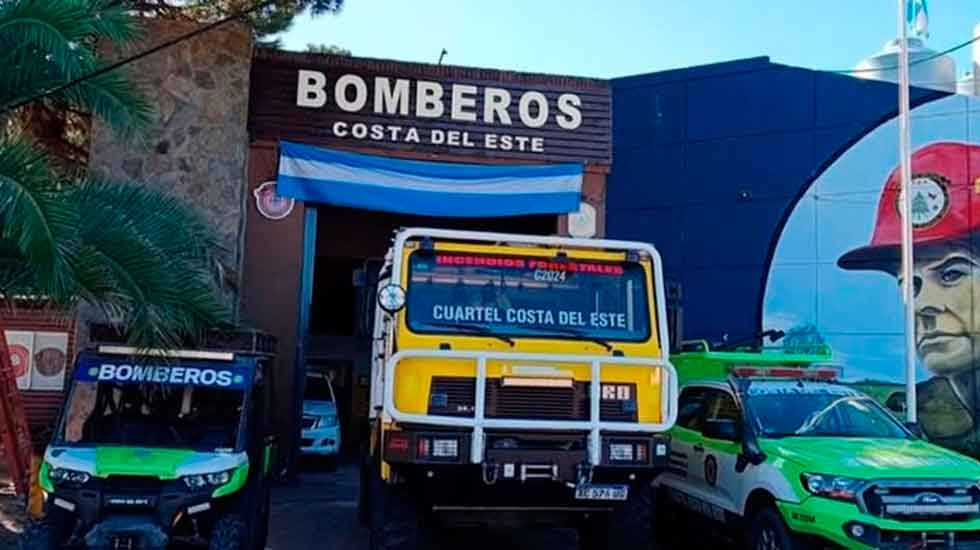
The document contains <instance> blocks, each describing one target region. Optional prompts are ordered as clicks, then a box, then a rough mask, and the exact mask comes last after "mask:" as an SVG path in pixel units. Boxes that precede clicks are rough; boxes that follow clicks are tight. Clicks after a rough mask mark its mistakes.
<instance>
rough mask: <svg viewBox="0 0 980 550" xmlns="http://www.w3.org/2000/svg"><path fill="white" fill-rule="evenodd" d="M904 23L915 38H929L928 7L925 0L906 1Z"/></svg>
mask: <svg viewBox="0 0 980 550" xmlns="http://www.w3.org/2000/svg"><path fill="white" fill-rule="evenodd" d="M905 23H906V24H907V25H909V27H911V28H912V31H913V32H914V33H915V35H916V36H921V37H924V38H929V6H928V5H927V3H926V0H907V2H906V8H905Z"/></svg>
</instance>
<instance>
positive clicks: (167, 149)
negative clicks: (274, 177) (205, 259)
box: [90, 20, 252, 279]
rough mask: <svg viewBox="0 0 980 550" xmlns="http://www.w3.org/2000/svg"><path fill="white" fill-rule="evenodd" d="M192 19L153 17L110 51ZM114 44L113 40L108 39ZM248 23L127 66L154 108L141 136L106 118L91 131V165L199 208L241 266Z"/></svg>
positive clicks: (181, 30) (181, 29)
mask: <svg viewBox="0 0 980 550" xmlns="http://www.w3.org/2000/svg"><path fill="white" fill-rule="evenodd" d="M197 27H198V25H197V24H194V23H186V22H174V21H161V20H148V21H147V23H146V39H144V40H142V41H140V42H138V43H137V44H135V45H134V46H130V47H128V48H127V49H126V50H125V51H119V50H118V49H117V50H114V51H113V52H112V56H114V57H115V56H120V55H125V54H131V53H133V52H135V51H145V50H147V49H149V48H151V47H153V46H154V45H156V44H160V43H163V42H165V41H168V40H171V39H173V38H176V37H178V36H182V35H185V34H187V33H189V32H191V31H193V30H194V29H196V28H197ZM109 47H112V46H109ZM251 57H252V38H251V32H250V30H249V29H248V28H247V27H246V26H244V25H241V24H227V25H224V26H222V27H218V28H217V29H214V30H211V31H209V32H206V33H204V34H201V35H198V36H197V37H195V38H192V39H189V40H186V41H183V42H180V43H178V44H176V45H174V46H171V47H169V48H166V49H164V50H161V51H159V52H157V53H154V54H151V55H149V56H147V57H145V58H143V59H141V60H139V61H136V62H134V63H133V64H131V65H130V66H129V70H130V71H131V73H130V74H131V75H132V77H133V79H134V80H135V81H136V82H137V83H138V84H140V86H141V87H142V89H143V92H144V94H145V95H146V97H147V98H148V99H149V101H150V103H151V105H153V107H154V109H155V113H154V115H153V122H152V124H151V125H150V127H149V128H148V129H147V131H146V132H145V133H144V136H143V138H142V140H141V142H137V143H134V142H128V143H127V142H124V141H121V140H120V139H118V137H117V136H115V135H114V134H113V133H112V132H111V130H110V129H109V128H107V127H106V126H105V125H104V124H101V123H96V124H95V125H94V128H93V130H92V145H91V152H90V156H91V161H90V164H91V168H92V169H93V170H95V171H98V172H101V173H103V174H106V175H108V176H110V177H113V178H117V179H125V180H131V181H137V182H141V183H144V184H146V185H155V186H160V187H162V188H165V189H167V190H169V191H171V192H174V193H176V194H177V195H179V196H182V197H184V198H185V199H187V201H188V202H190V203H191V204H193V205H195V206H197V207H198V208H200V209H201V210H202V211H203V213H204V214H205V216H206V217H207V218H208V219H209V220H210V221H211V222H212V224H213V225H214V227H215V229H216V230H217V233H218V235H219V237H220V240H221V243H222V245H223V247H224V250H223V251H222V256H223V259H224V261H225V263H226V265H228V266H229V267H230V268H231V269H234V271H235V273H234V276H235V277H236V278H238V279H240V277H241V275H240V274H241V272H242V256H243V248H244V247H243V241H244V223H245V215H244V208H245V200H246V197H245V188H246V182H245V175H246V165H245V161H246V153H247V151H248V132H247V130H246V118H247V116H248V89H249V71H250V67H251Z"/></svg>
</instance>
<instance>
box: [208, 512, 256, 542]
mask: <svg viewBox="0 0 980 550" xmlns="http://www.w3.org/2000/svg"><path fill="white" fill-rule="evenodd" d="M247 548H248V526H247V525H245V520H243V519H242V518H241V517H240V516H238V515H237V514H228V515H225V516H221V517H220V518H219V519H218V521H216V522H215V524H214V527H212V528H211V541H210V543H209V544H208V549H209V550H246V549H247Z"/></svg>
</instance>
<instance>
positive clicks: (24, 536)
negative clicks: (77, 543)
mask: <svg viewBox="0 0 980 550" xmlns="http://www.w3.org/2000/svg"><path fill="white" fill-rule="evenodd" d="M59 546H60V545H59V544H58V529H57V528H56V527H55V526H54V525H52V524H51V523H50V522H48V521H45V520H41V521H30V522H28V523H27V525H25V526H24V532H23V533H21V534H20V536H19V537H17V548H18V550H56V549H57V548H58V547H59Z"/></svg>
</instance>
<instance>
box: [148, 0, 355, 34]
mask: <svg viewBox="0 0 980 550" xmlns="http://www.w3.org/2000/svg"><path fill="white" fill-rule="evenodd" d="M258 1H259V0H185V1H183V2H174V1H173V0H144V1H142V2H138V3H137V4H138V6H139V8H140V9H141V10H143V11H144V12H149V13H152V14H154V15H157V16H160V17H168V18H174V19H190V20H194V21H201V22H211V21H216V20H218V19H221V18H222V17H227V16H229V15H231V14H234V13H237V12H241V11H243V10H246V9H248V8H250V7H252V6H254V5H255V4H256V3H257V2H258ZM343 6H344V0H275V1H273V2H271V3H270V4H269V5H268V6H265V7H263V8H262V9H259V10H256V11H255V12H253V13H251V14H249V15H248V16H247V18H246V19H247V21H248V22H249V24H250V25H251V26H252V28H253V29H255V34H256V36H258V37H259V38H262V37H267V36H270V35H274V34H278V33H281V32H283V31H285V30H287V29H289V26H290V25H291V24H292V22H293V19H295V18H296V17H297V16H298V15H300V14H302V13H303V12H305V11H309V13H310V14H312V15H314V16H316V15H324V14H328V13H336V12H338V11H340V9H341V8H342V7H343Z"/></svg>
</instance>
